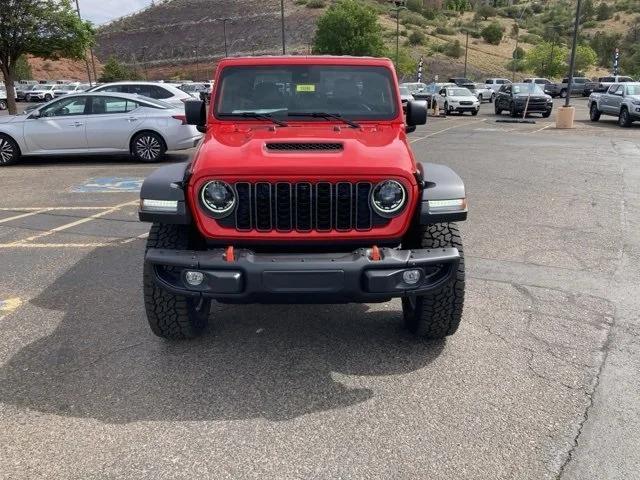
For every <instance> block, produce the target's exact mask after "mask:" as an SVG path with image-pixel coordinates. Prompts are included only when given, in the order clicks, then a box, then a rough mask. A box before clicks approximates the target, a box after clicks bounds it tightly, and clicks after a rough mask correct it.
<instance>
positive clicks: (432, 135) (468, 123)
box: [409, 118, 485, 143]
mask: <svg viewBox="0 0 640 480" xmlns="http://www.w3.org/2000/svg"><path fill="white" fill-rule="evenodd" d="M484 121H485V119H484V118H483V119H481V120H475V121H472V122H461V123H459V124H457V125H452V126H450V127H447V128H443V129H442V130H438V131H436V132H432V133H430V134H428V135H425V136H424V137H418V138H414V139H413V140H411V141H410V142H409V143H416V142H419V141H420V140H424V139H425V138H431V137H434V136H436V135H438V134H440V133H443V132H446V131H447V130H451V129H453V128H459V127H463V126H465V125H473V124H474V123H480V122H484Z"/></svg>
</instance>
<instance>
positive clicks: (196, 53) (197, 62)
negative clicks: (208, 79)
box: [193, 45, 200, 80]
mask: <svg viewBox="0 0 640 480" xmlns="http://www.w3.org/2000/svg"><path fill="white" fill-rule="evenodd" d="M193 53H194V54H195V56H196V80H197V79H198V78H200V61H199V59H198V46H197V45H196V46H195V48H194V50H193Z"/></svg>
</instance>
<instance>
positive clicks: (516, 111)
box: [509, 103, 518, 118]
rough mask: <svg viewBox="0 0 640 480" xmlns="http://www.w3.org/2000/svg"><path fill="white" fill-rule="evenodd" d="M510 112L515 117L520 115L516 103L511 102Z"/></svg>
mask: <svg viewBox="0 0 640 480" xmlns="http://www.w3.org/2000/svg"><path fill="white" fill-rule="evenodd" d="M509 114H510V115H511V116H512V117H514V118H515V117H517V116H518V110H516V104H515V103H511V104H510V105H509Z"/></svg>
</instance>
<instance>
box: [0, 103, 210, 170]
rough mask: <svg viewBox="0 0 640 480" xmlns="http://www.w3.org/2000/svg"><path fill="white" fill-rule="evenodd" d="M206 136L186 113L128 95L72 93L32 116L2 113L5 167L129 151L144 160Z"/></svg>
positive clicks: (0, 143) (0, 148) (0, 159)
mask: <svg viewBox="0 0 640 480" xmlns="http://www.w3.org/2000/svg"><path fill="white" fill-rule="evenodd" d="M201 137H202V133H200V132H198V130H197V129H196V127H195V126H193V125H187V124H186V121H185V116H184V112H183V111H181V110H178V109H176V108H175V107H172V106H171V105H169V104H166V103H163V102H161V101H158V100H152V99H150V98H146V97H141V96H138V95H130V94H125V93H98V92H95V93H84V94H70V95H65V96H64V97H62V98H59V99H56V100H53V101H51V102H48V103H45V104H44V105H42V106H39V107H38V108H36V109H34V110H32V111H31V112H29V113H27V114H22V115H13V116H6V117H0V166H5V165H9V164H12V163H16V162H17V161H18V160H19V159H20V157H21V156H27V155H90V154H112V153H130V154H131V155H132V156H133V157H134V158H135V159H137V160H139V161H142V162H155V161H158V160H160V159H161V158H162V157H163V155H164V153H165V151H167V150H184V149H187V148H191V147H194V146H195V145H196V144H197V143H198V142H199V141H200V138H201Z"/></svg>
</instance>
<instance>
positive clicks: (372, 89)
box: [215, 65, 398, 121]
mask: <svg viewBox="0 0 640 480" xmlns="http://www.w3.org/2000/svg"><path fill="white" fill-rule="evenodd" d="M216 98H218V101H217V102H216V105H215V114H216V116H217V117H219V118H227V117H229V116H237V117H238V119H248V120H252V119H255V116H253V117H252V116H251V115H250V114H261V115H270V116H273V117H278V118H284V119H286V118H287V117H294V115H293V114H294V113H295V114H297V115H295V120H297V121H300V120H303V121H313V120H318V119H320V120H323V119H324V120H325V121H326V117H322V116H311V114H312V113H319V112H323V113H330V114H333V115H338V116H341V117H343V118H346V119H362V120H369V119H370V120H384V119H387V120H390V119H393V118H395V117H396V116H397V113H398V112H397V94H396V90H395V85H394V82H393V77H392V74H391V71H390V70H389V69H388V68H385V67H381V66H340V65H277V66H272V65H270V66H237V67H226V68H225V69H224V70H223V71H222V73H221V77H220V83H219V85H218V89H217V97H216ZM306 114H309V115H306ZM243 115H244V117H243ZM291 119H293V118H291Z"/></svg>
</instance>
